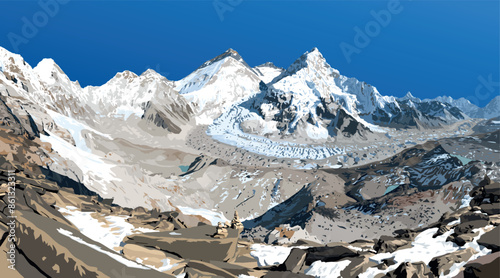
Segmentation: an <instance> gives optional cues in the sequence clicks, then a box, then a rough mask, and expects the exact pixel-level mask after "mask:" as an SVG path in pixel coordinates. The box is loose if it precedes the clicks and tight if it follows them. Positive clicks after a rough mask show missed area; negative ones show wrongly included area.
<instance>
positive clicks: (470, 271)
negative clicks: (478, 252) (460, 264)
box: [456, 252, 500, 278]
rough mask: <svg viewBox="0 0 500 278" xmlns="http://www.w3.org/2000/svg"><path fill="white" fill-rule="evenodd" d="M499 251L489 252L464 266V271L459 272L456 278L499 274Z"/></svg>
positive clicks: (486, 276)
mask: <svg viewBox="0 0 500 278" xmlns="http://www.w3.org/2000/svg"><path fill="white" fill-rule="evenodd" d="M499 265H500V252H495V253H493V254H489V255H486V256H483V257H480V258H478V259H475V260H473V261H470V262H468V263H467V264H466V265H465V266H464V268H465V269H464V271H462V272H460V273H459V274H458V275H457V276H456V278H490V277H499V276H500V269H499Z"/></svg>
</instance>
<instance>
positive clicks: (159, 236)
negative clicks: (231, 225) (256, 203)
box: [125, 225, 238, 261]
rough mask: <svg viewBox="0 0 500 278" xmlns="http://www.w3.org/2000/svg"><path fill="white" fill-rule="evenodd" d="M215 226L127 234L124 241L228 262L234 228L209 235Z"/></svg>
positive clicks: (234, 242)
mask: <svg viewBox="0 0 500 278" xmlns="http://www.w3.org/2000/svg"><path fill="white" fill-rule="evenodd" d="M214 232H215V228H214V227H212V226H209V225H204V226H198V227H194V228H188V229H182V230H178V231H175V232H158V233H144V234H138V235H132V236H128V237H127V238H126V240H125V243H126V244H129V243H131V244H136V245H140V246H145V247H154V248H156V249H159V250H162V251H164V252H168V253H171V254H174V255H177V256H179V257H181V258H184V259H194V260H201V261H212V260H214V261H228V260H230V259H231V258H233V257H234V256H235V253H236V248H237V244H238V231H236V230H234V229H228V233H229V234H228V236H227V237H226V238H220V239H216V238H212V237H211V235H212V234H213V233H214Z"/></svg>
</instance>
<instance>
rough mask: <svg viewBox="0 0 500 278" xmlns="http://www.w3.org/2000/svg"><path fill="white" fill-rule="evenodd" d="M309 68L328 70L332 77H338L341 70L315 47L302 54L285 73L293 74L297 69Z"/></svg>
mask: <svg viewBox="0 0 500 278" xmlns="http://www.w3.org/2000/svg"><path fill="white" fill-rule="evenodd" d="M304 68H307V69H309V70H313V71H321V70H323V69H325V70H327V71H328V72H329V74H331V76H332V77H338V76H339V75H340V73H339V71H338V70H336V69H334V68H332V67H331V66H330V65H329V64H328V63H327V62H326V59H325V58H324V57H323V54H321V52H320V51H319V50H318V49H317V48H316V47H315V48H313V49H311V50H310V51H308V52H306V53H304V54H302V56H300V57H299V58H298V59H297V60H295V62H293V63H292V64H291V65H290V66H289V67H288V68H287V70H286V72H285V73H284V74H287V75H292V74H294V73H296V72H297V71H299V70H301V69H304Z"/></svg>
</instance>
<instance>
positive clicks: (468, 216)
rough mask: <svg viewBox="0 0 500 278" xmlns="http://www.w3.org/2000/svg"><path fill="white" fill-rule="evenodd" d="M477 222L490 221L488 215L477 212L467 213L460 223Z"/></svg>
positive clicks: (461, 216) (462, 216) (461, 217)
mask: <svg viewBox="0 0 500 278" xmlns="http://www.w3.org/2000/svg"><path fill="white" fill-rule="evenodd" d="M475 220H486V221H489V220H490V218H489V217H488V215H485V214H482V213H477V212H467V213H464V214H462V215H460V223H465V222H470V221H475Z"/></svg>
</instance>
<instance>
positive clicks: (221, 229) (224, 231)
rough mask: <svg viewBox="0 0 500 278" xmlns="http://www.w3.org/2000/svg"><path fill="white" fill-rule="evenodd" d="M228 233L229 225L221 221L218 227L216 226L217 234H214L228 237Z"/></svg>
mask: <svg viewBox="0 0 500 278" xmlns="http://www.w3.org/2000/svg"><path fill="white" fill-rule="evenodd" d="M227 235H228V232H227V225H226V224H224V223H222V222H219V224H218V225H217V227H215V234H213V235H212V237H213V238H226V237H227Z"/></svg>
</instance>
